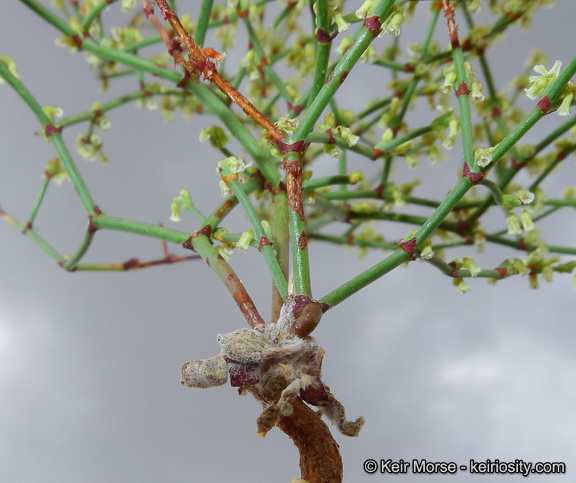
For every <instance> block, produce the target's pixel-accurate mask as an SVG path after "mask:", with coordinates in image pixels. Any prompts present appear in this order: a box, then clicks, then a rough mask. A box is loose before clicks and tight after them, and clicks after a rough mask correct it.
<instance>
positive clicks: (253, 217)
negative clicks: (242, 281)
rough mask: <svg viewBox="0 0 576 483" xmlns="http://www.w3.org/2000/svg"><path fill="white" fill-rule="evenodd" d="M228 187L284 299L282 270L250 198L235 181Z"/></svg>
mask: <svg viewBox="0 0 576 483" xmlns="http://www.w3.org/2000/svg"><path fill="white" fill-rule="evenodd" d="M228 186H229V187H230V189H231V190H232V192H233V193H234V195H235V196H236V198H237V199H238V202H239V203H240V204H241V205H242V208H244V212H245V213H246V216H247V217H248V219H249V220H250V223H251V224H252V228H253V229H254V235H255V238H256V239H257V240H258V241H259V242H260V246H259V250H260V252H261V253H262V256H263V257H264V260H266V263H267V265H268V269H269V270H270V274H271V275H272V280H274V284H275V285H276V288H277V289H278V292H280V295H281V296H282V298H283V299H285V298H286V293H287V287H288V284H287V282H286V277H285V276H284V273H283V271H282V268H281V267H280V264H279V263H278V260H277V259H276V254H275V253H274V248H273V246H272V240H268V238H267V237H266V234H265V232H264V229H263V228H262V224H261V223H260V219H259V218H258V215H257V214H256V210H255V209H254V207H253V206H252V203H251V202H250V198H248V196H247V195H246V193H244V190H243V189H242V186H240V183H239V182H238V181H237V180H231V181H229V182H228Z"/></svg>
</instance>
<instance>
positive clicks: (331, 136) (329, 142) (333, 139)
mask: <svg viewBox="0 0 576 483" xmlns="http://www.w3.org/2000/svg"><path fill="white" fill-rule="evenodd" d="M325 134H328V136H330V138H329V139H328V144H336V138H335V137H334V136H333V134H332V129H328V130H327V131H325Z"/></svg>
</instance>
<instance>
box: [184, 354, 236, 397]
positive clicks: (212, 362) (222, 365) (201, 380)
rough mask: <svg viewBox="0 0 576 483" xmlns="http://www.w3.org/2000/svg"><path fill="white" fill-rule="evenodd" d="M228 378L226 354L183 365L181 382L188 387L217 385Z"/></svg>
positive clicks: (223, 382) (203, 387)
mask: <svg viewBox="0 0 576 483" xmlns="http://www.w3.org/2000/svg"><path fill="white" fill-rule="evenodd" d="M227 380H228V367H227V363H226V360H225V358H224V354H223V353H222V352H221V353H220V354H218V355H216V356H214V357H210V358H209V359H196V360H193V361H188V362H185V363H184V365H183V366H182V380H181V381H180V382H181V384H183V385H184V386H188V387H199V388H202V389H205V388H208V387H217V386H221V385H222V384H225V383H226V381H227Z"/></svg>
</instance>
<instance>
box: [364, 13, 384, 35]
mask: <svg viewBox="0 0 576 483" xmlns="http://www.w3.org/2000/svg"><path fill="white" fill-rule="evenodd" d="M364 27H365V28H366V30H368V32H370V33H371V34H372V35H374V36H375V37H376V36H377V35H378V34H379V33H380V30H381V29H382V22H380V19H379V18H378V15H374V16H373V17H369V18H368V17H366V18H365V19H364Z"/></svg>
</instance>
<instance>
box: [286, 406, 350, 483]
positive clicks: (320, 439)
mask: <svg viewBox="0 0 576 483" xmlns="http://www.w3.org/2000/svg"><path fill="white" fill-rule="evenodd" d="M290 403H291V405H292V408H293V409H294V412H293V413H292V414H291V415H290V416H285V417H283V418H281V419H280V421H278V424H277V426H278V427H279V428H280V429H281V430H282V431H283V432H284V433H285V434H287V435H288V436H289V437H290V439H291V440H292V441H293V442H294V445H295V446H296V448H298V451H299V452H300V471H301V472H302V476H301V478H302V479H304V480H306V481H307V482H308V483H338V482H341V481H342V473H343V472H342V457H341V456H340V451H339V449H338V443H336V441H334V438H333V437H332V434H331V433H330V429H329V428H328V426H327V425H326V424H325V423H324V421H322V419H320V416H319V415H318V414H316V412H315V411H314V410H313V409H311V408H310V407H308V406H307V405H306V404H304V402H302V400H301V399H300V398H295V399H294V400H292V401H291V402H290Z"/></svg>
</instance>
